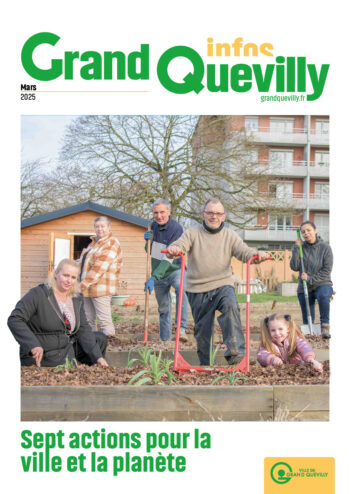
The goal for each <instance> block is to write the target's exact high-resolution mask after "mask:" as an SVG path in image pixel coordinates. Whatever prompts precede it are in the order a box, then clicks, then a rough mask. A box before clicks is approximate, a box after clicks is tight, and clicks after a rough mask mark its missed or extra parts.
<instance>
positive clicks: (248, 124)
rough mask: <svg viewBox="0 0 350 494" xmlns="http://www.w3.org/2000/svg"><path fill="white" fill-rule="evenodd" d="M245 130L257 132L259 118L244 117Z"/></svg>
mask: <svg viewBox="0 0 350 494" xmlns="http://www.w3.org/2000/svg"><path fill="white" fill-rule="evenodd" d="M245 129H246V130H259V118H258V117H245Z"/></svg>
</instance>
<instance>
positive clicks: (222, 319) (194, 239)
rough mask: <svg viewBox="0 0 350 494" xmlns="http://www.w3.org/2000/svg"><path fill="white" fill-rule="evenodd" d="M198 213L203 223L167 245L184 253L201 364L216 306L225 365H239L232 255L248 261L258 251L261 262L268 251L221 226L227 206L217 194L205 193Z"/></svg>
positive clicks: (240, 337) (239, 338) (240, 352)
mask: <svg viewBox="0 0 350 494" xmlns="http://www.w3.org/2000/svg"><path fill="white" fill-rule="evenodd" d="M201 214H202V219H203V223H202V225H198V226H195V227H193V228H190V229H188V230H187V231H185V233H183V235H182V236H181V237H180V238H179V239H178V240H176V241H175V242H173V243H172V244H171V245H170V246H169V247H168V251H169V255H171V256H173V257H175V256H176V255H178V253H179V252H183V253H184V254H186V253H187V254H188V272H187V284H186V292H187V297H188V300H189V302H190V305H191V310H192V315H193V318H194V322H195V328H194V334H195V337H196V340H197V354H198V357H199V361H200V364H201V365H208V364H209V352H210V340H211V338H212V336H213V334H214V317H215V311H219V312H221V315H220V316H219V317H218V322H219V325H220V327H221V330H222V335H223V342H224V344H225V345H226V346H227V350H226V352H225V358H226V360H227V362H228V364H229V365H237V364H238V363H239V362H240V361H241V360H242V358H243V357H244V355H245V351H246V348H245V340H244V334H243V331H242V323H241V318H240V309H239V306H238V303H237V299H236V295H235V291H234V277H233V273H232V267H231V259H232V257H236V258H237V259H239V260H240V261H243V262H247V261H248V260H249V259H250V258H251V257H253V256H255V255H257V256H258V260H257V262H261V261H265V260H266V259H267V258H268V254H267V253H266V252H262V251H257V250H255V249H252V248H250V247H248V246H247V245H246V244H245V243H244V242H243V241H242V239H241V238H240V237H239V236H238V235H237V233H235V232H234V231H233V230H232V229H231V228H228V227H227V226H225V223H224V221H225V218H226V214H225V208H224V205H223V204H222V202H221V201H220V200H219V199H209V200H208V201H207V202H206V203H205V204H204V206H203V209H202V213H201ZM235 340H236V342H235ZM236 346H237V347H236Z"/></svg>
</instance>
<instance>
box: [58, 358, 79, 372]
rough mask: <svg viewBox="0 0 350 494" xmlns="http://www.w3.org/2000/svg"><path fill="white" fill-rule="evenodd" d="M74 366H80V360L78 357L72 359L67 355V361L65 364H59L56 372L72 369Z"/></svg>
mask: <svg viewBox="0 0 350 494" xmlns="http://www.w3.org/2000/svg"><path fill="white" fill-rule="evenodd" d="M74 367H78V362H77V359H75V358H73V359H72V360H69V358H68V357H66V361H65V363H64V364H61V365H57V366H56V368H55V372H59V371H61V370H67V371H68V370H72V369H74Z"/></svg>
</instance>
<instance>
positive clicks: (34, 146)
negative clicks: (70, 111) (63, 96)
mask: <svg viewBox="0 0 350 494" xmlns="http://www.w3.org/2000/svg"><path fill="white" fill-rule="evenodd" d="M76 117H77V116H76V115H22V118H21V145H22V153H21V154H22V163H24V162H26V161H34V160H37V159H41V160H42V161H43V162H46V163H48V165H49V166H52V167H54V166H55V165H56V164H57V162H58V157H59V152H60V149H61V146H62V143H63V138H64V134H65V129H66V126H67V125H69V124H70V122H72V120H73V119H74V118H76Z"/></svg>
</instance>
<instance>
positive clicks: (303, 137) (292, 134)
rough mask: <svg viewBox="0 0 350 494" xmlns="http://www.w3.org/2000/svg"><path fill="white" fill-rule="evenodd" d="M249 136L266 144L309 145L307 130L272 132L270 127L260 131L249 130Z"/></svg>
mask: <svg viewBox="0 0 350 494" xmlns="http://www.w3.org/2000/svg"><path fill="white" fill-rule="evenodd" d="M247 132H248V135H249V136H250V137H251V138H252V139H253V140H254V141H255V142H261V143H264V144H278V145H287V146H290V145H291V144H293V145H295V146H305V145H306V144H307V134H306V129H293V130H292V131H287V130H283V131H282V130H271V129H270V128H269V127H260V128H259V130H249V131H247Z"/></svg>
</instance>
